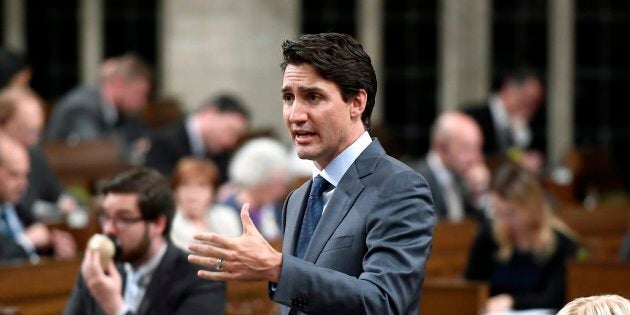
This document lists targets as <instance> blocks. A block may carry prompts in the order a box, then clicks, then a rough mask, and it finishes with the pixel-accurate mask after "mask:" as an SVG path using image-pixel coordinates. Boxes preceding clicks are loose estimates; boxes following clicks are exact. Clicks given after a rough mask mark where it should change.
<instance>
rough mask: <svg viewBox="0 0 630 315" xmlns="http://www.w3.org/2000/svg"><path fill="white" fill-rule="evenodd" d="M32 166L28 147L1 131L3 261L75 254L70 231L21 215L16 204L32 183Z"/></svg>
mask: <svg viewBox="0 0 630 315" xmlns="http://www.w3.org/2000/svg"><path fill="white" fill-rule="evenodd" d="M29 168H30V165H29V160H28V154H27V151H26V148H24V147H23V146H22V145H21V144H20V143H18V142H17V141H16V140H15V139H13V138H11V137H9V136H7V135H5V134H3V133H0V261H3V262H6V261H9V260H24V259H37V258H38V256H39V255H40V254H47V255H49V254H52V255H55V256H56V257H58V258H71V257H74V255H75V254H76V245H75V243H74V239H73V238H72V236H71V235H70V234H69V233H68V232H64V231H58V230H50V229H48V228H47V227H46V226H45V225H44V224H42V223H37V222H35V223H32V222H26V221H24V220H23V218H22V217H21V216H19V213H18V211H17V209H16V205H17V202H18V201H19V200H20V197H21V196H22V194H23V193H24V191H25V190H26V187H27V185H28V177H27V176H28V173H29Z"/></svg>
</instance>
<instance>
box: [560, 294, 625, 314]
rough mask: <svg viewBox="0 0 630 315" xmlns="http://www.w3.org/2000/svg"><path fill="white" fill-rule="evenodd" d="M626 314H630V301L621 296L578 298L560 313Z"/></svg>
mask: <svg viewBox="0 0 630 315" xmlns="http://www.w3.org/2000/svg"><path fill="white" fill-rule="evenodd" d="M626 314H630V301H629V300H628V299H626V298H624V297H621V296H619V295H596V296H588V297H581V298H577V299H575V300H573V301H571V302H569V303H568V304H567V305H566V306H565V307H563V308H562V309H561V310H560V312H558V315H626Z"/></svg>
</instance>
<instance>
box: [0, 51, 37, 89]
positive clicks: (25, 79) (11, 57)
mask: <svg viewBox="0 0 630 315" xmlns="http://www.w3.org/2000/svg"><path fill="white" fill-rule="evenodd" d="M31 77H32V71H31V67H30V66H29V64H28V62H27V60H26V58H24V55H22V54H19V53H17V52H14V51H11V50H8V49H6V48H0V89H2V88H6V87H11V86H23V87H27V86H28V85H29V84H30V82H31Z"/></svg>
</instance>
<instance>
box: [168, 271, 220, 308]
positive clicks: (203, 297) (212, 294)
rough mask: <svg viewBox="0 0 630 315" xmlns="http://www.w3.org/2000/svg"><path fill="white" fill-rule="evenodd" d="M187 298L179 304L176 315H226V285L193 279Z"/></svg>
mask: <svg viewBox="0 0 630 315" xmlns="http://www.w3.org/2000/svg"><path fill="white" fill-rule="evenodd" d="M184 296H185V298H184V299H183V300H182V301H180V302H179V306H178V307H177V310H176V311H175V312H174V313H173V314H175V315H196V314H224V313H225V301H226V297H225V284H224V283H222V282H216V281H199V280H198V279H193V282H191V283H190V285H189V289H188V290H187V292H186V294H185V295H184Z"/></svg>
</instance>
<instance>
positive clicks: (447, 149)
mask: <svg viewBox="0 0 630 315" xmlns="http://www.w3.org/2000/svg"><path fill="white" fill-rule="evenodd" d="M482 144H483V138H482V135H481V130H480V129H479V126H477V124H476V123H475V121H474V120H473V119H472V118H470V117H468V116H467V115H465V114H462V113H458V112H447V113H444V114H442V115H440V116H439V117H438V118H437V120H436V122H435V124H434V125H433V128H432V134H431V148H430V149H429V152H428V153H427V156H426V158H424V159H422V160H420V161H419V162H418V163H416V165H413V168H414V169H415V170H416V171H418V172H419V173H420V174H422V176H424V178H425V179H426V180H427V182H428V183H429V187H431V194H432V196H433V206H434V207H435V213H436V214H437V215H438V218H440V219H445V220H447V221H452V222H456V221H461V220H463V219H464V217H465V216H476V217H478V218H480V219H483V218H484V217H485V215H484V213H483V212H484V209H485V208H486V205H485V204H484V203H485V201H484V200H485V199H486V196H485V193H486V190H487V187H488V181H489V174H488V171H487V169H486V167H485V165H484V162H483V156H482V153H481V146H482Z"/></svg>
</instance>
